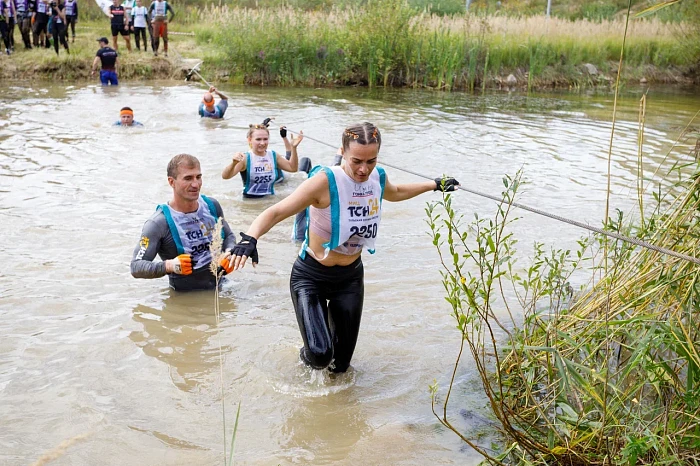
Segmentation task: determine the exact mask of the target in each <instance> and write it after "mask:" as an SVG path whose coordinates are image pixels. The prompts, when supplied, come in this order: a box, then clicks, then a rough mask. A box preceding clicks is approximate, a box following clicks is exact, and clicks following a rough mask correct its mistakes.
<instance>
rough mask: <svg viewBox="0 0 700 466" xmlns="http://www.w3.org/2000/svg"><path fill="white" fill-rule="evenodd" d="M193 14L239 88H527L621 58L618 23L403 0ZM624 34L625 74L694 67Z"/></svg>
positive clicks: (671, 49)
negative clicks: (437, 7)
mask: <svg viewBox="0 0 700 466" xmlns="http://www.w3.org/2000/svg"><path fill="white" fill-rule="evenodd" d="M198 15H199V20H198V22H200V23H201V24H207V26H206V27H204V26H198V27H197V28H196V31H197V34H198V40H199V41H200V43H201V44H205V43H206V44H208V43H209V42H210V41H211V43H212V45H214V46H215V49H216V50H217V52H216V55H215V56H212V57H211V58H210V59H209V61H211V66H216V67H218V68H221V69H223V70H225V71H228V73H229V75H230V76H232V77H233V78H232V79H234V80H235V81H236V82H245V83H250V84H265V85H267V84H277V85H296V84H303V85H314V86H317V85H332V84H342V85H346V84H366V85H369V86H384V87H386V86H414V87H415V86H425V87H431V88H437V89H448V90H449V89H474V88H475V87H477V86H479V85H480V84H481V83H482V82H484V81H490V80H497V78H498V77H500V76H503V75H507V74H509V73H516V74H518V73H523V72H529V79H530V84H531V85H534V84H535V81H536V82H537V84H539V83H540V82H541V80H542V79H543V78H544V77H545V76H554V75H563V76H564V78H563V79H562V81H566V80H568V81H569V82H576V83H586V82H588V80H589V77H588V75H587V74H585V73H582V72H581V71H580V67H581V65H583V64H584V63H592V64H594V65H595V66H597V67H598V68H599V70H600V71H601V73H607V72H608V71H609V70H610V69H611V68H612V65H611V63H613V62H614V60H616V59H617V58H618V57H619V56H620V43H619V40H617V37H618V36H619V34H620V31H621V28H624V22H621V21H619V20H614V21H607V22H601V23H593V22H588V21H579V22H570V21H566V20H561V19H556V18H550V19H549V20H547V19H545V18H542V17H539V18H538V17H534V18H533V17H530V18H506V17H499V16H497V17H475V16H468V15H455V16H452V17H437V16H433V15H430V14H427V13H424V12H421V11H416V10H414V9H412V8H411V7H410V6H409V5H408V4H407V3H405V1H403V0H372V1H370V2H367V3H366V4H363V5H362V6H351V7H347V8H342V9H341V8H332V9H330V10H329V11H325V12H306V11H300V10H295V9H291V8H276V9H256V10H249V9H237V8H229V7H226V6H224V7H214V6H209V7H207V8H204V9H201V10H200V11H199V12H198ZM628 36H629V38H628V43H627V45H626V56H627V66H628V67H629V68H630V69H634V68H635V67H637V68H639V69H640V70H641V69H642V67H644V66H646V65H652V66H657V67H669V66H684V65H689V63H690V62H689V58H688V55H687V54H685V52H684V50H685V49H684V48H683V46H681V44H680V43H679V42H677V41H676V39H675V37H674V35H673V34H672V32H671V31H669V28H667V27H666V28H665V27H664V26H663V25H662V24H661V23H660V22H659V21H656V20H654V19H646V20H636V21H633V22H631V24H630V32H629V34H628ZM487 51H488V55H489V63H488V67H486V66H484V65H485V64H486V60H485V58H486V53H487ZM217 56H218V58H217ZM639 72H640V73H641V71H639ZM649 78H652V77H649ZM596 82H597V81H596Z"/></svg>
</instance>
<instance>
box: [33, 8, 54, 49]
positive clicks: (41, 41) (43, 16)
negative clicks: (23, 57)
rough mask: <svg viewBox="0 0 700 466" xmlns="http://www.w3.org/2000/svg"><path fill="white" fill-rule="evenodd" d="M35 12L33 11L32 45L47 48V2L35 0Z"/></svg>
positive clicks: (48, 44)
mask: <svg viewBox="0 0 700 466" xmlns="http://www.w3.org/2000/svg"><path fill="white" fill-rule="evenodd" d="M35 11H36V12H35V13H34V47H46V48H49V47H50V46H51V44H50V43H49V39H48V37H47V36H48V33H49V31H48V26H49V13H50V7H49V3H48V2H47V1H45V0H37V2H36V10H35Z"/></svg>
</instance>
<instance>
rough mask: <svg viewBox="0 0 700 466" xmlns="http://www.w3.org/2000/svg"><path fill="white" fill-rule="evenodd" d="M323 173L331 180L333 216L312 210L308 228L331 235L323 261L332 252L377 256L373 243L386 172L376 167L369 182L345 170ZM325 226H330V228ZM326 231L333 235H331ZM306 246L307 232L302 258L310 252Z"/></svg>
mask: <svg viewBox="0 0 700 466" xmlns="http://www.w3.org/2000/svg"><path fill="white" fill-rule="evenodd" d="M323 171H324V172H325V173H326V176H327V177H328V189H329V193H330V198H331V204H330V206H328V210H330V215H328V213H327V212H324V211H325V210H326V209H323V210H319V209H315V208H313V207H312V208H311V209H310V212H309V225H310V226H311V225H313V226H314V228H313V230H314V233H317V234H319V233H320V236H321V237H327V236H330V238H328V242H326V243H324V244H323V247H324V249H325V254H324V257H323V259H325V258H326V257H327V256H328V253H329V251H331V250H333V251H335V252H338V253H340V254H346V255H352V254H356V253H357V252H358V251H360V250H362V249H363V248H366V249H367V250H368V251H369V253H370V254H374V243H375V240H376V238H377V232H378V230H379V222H380V221H381V218H382V208H381V207H382V197H383V195H384V180H385V174H384V170H383V169H381V168H379V167H377V168H375V169H374V170H373V171H372V174H371V175H370V176H369V179H368V180H367V181H365V182H363V183H358V182H357V181H355V180H353V179H352V178H351V177H350V176H348V174H346V173H345V171H344V170H343V168H342V167H330V168H329V167H323ZM323 223H326V224H328V223H330V225H329V226H330V228H327V227H326V225H323ZM324 230H325V231H324ZM327 232H330V235H328V233H327ZM323 233H326V234H325V235H324V234H323ZM307 246H308V233H307V240H306V241H305V242H304V245H303V246H302V251H301V252H302V256H303V252H305V251H310V248H309V249H307ZM312 254H313V253H312ZM316 259H319V258H318V257H317V258H316ZM321 260H322V259H321Z"/></svg>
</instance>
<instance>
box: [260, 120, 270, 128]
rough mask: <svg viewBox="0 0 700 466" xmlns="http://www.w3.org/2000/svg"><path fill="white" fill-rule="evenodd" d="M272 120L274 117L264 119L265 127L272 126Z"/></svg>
mask: <svg viewBox="0 0 700 466" xmlns="http://www.w3.org/2000/svg"><path fill="white" fill-rule="evenodd" d="M270 121H272V118H265V119H264V120H263V122H262V125H263V126H264V127H265V128H267V127H268V126H270Z"/></svg>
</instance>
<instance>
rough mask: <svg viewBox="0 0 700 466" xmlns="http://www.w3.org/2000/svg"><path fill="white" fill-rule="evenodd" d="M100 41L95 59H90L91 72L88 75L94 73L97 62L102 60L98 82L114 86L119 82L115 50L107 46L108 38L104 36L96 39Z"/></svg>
mask: <svg viewBox="0 0 700 466" xmlns="http://www.w3.org/2000/svg"><path fill="white" fill-rule="evenodd" d="M98 41H99V42H100V50H98V51H97V55H96V56H95V59H94V60H93V61H92V72H91V73H90V76H94V75H95V70H96V69H97V62H99V61H101V62H102V69H101V70H100V82H101V83H102V85H103V86H107V85H109V84H111V85H112V86H116V85H118V84H119V80H118V79H117V65H118V60H117V57H118V55H119V54H117V51H116V50H114V49H113V48H111V47H109V40H108V39H107V38H106V37H101V38H99V39H98Z"/></svg>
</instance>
